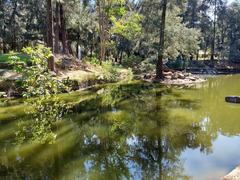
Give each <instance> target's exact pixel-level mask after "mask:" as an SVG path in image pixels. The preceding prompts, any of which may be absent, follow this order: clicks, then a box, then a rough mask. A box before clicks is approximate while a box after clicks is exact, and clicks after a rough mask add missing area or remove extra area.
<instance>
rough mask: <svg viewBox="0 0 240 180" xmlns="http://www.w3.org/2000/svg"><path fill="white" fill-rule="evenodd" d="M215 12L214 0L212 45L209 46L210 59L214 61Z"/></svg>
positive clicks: (215, 0)
mask: <svg viewBox="0 0 240 180" xmlns="http://www.w3.org/2000/svg"><path fill="white" fill-rule="evenodd" d="M216 12H217V0H214V17H213V37H212V46H211V61H214V55H215V39H216ZM212 63H213V62H212ZM212 65H213V64H212Z"/></svg>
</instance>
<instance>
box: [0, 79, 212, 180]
mask: <svg viewBox="0 0 240 180" xmlns="http://www.w3.org/2000/svg"><path fill="white" fill-rule="evenodd" d="M91 91H92V93H94V94H95V96H91V97H90V98H89V99H86V100H85V101H82V102H81V103H79V104H77V105H75V107H74V108H73V110H74V111H75V112H74V113H72V114H70V115H68V118H71V120H63V121H62V122H61V123H58V129H55V133H56V134H57V135H58V136H57V139H56V142H55V144H53V145H44V146H43V145H36V144H35V145H34V144H32V145H26V144H24V145H22V146H20V147H19V148H18V149H16V148H15V147H7V145H6V147H5V148H6V149H8V150H9V151H7V152H6V153H4V155H3V156H2V157H3V158H4V159H7V163H4V161H2V160H1V164H3V165H2V169H4V168H3V167H6V168H7V169H6V168H5V171H4V172H5V174H6V177H12V178H13V177H25V178H26V177H45V178H46V177H48V178H56V179H76V178H82V179H136V178H137V179H149V178H151V179H176V178H182V179H189V177H188V176H187V175H185V174H184V170H183V164H182V161H181V160H180V159H179V157H180V154H181V152H182V151H184V150H185V149H186V148H188V147H190V148H199V147H200V148H201V150H202V151H206V152H209V151H211V142H212V140H213V138H214V137H212V136H211V133H208V131H205V130H204V128H202V122H200V121H199V120H194V121H193V120H192V119H188V118H186V117H183V116H180V115H176V114H173V113H172V112H171V110H172V109H173V108H174V107H175V106H178V107H179V106H180V107H182V108H183V109H184V108H189V107H191V108H199V107H198V102H197V101H196V102H195V101H189V100H187V99H183V98H182V97H181V94H178V93H176V92H175V91H174V90H173V89H170V88H164V87H158V86H157V87H156V85H148V84H138V83H132V84H119V85H109V86H105V87H103V88H93V89H92V90H91ZM28 146H29V147H28ZM1 149H2V148H1ZM17 154H18V155H17ZM17 156H19V157H21V161H16V160H13V159H11V158H13V157H14V158H16V157H17ZM1 159H2V158H1ZM9 167H11V170H10V169H8V168H9ZM0 173H3V172H0ZM3 174H4V173H3Z"/></svg>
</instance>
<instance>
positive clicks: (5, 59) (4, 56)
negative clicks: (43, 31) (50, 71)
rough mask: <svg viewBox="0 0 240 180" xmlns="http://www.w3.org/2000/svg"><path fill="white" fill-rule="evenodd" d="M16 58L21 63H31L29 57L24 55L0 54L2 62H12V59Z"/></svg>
mask: <svg viewBox="0 0 240 180" xmlns="http://www.w3.org/2000/svg"><path fill="white" fill-rule="evenodd" d="M13 55H14V56H16V57H18V58H19V59H20V61H21V62H25V63H30V60H29V56H27V55H25V54H22V53H10V54H0V62H6V63H9V62H11V57H12V56H13Z"/></svg>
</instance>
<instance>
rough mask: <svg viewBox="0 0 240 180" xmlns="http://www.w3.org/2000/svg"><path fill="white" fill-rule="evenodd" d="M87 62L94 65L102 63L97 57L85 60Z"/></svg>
mask: <svg viewBox="0 0 240 180" xmlns="http://www.w3.org/2000/svg"><path fill="white" fill-rule="evenodd" d="M85 61H86V62H89V63H90V64H93V65H100V61H99V59H98V58H97V57H96V56H92V57H87V58H85Z"/></svg>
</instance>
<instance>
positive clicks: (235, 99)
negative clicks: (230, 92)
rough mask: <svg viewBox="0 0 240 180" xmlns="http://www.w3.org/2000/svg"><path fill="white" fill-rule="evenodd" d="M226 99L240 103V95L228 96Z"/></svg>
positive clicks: (229, 101)
mask: <svg viewBox="0 0 240 180" xmlns="http://www.w3.org/2000/svg"><path fill="white" fill-rule="evenodd" d="M225 101H226V102H228V103H240V96H227V97H225Z"/></svg>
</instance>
